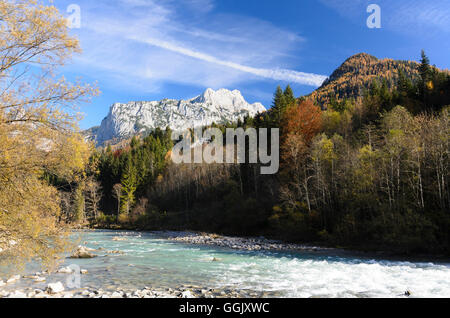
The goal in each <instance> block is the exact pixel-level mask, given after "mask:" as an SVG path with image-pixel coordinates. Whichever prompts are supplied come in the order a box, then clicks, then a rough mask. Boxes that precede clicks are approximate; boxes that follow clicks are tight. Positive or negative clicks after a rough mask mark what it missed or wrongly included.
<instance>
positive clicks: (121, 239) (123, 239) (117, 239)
mask: <svg viewBox="0 0 450 318" xmlns="http://www.w3.org/2000/svg"><path fill="white" fill-rule="evenodd" d="M112 240H113V241H126V240H127V238H126V237H120V236H116V237H113V239H112Z"/></svg>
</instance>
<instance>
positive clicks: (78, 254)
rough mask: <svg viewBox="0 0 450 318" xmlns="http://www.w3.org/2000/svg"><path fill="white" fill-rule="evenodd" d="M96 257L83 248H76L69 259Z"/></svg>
mask: <svg viewBox="0 0 450 318" xmlns="http://www.w3.org/2000/svg"><path fill="white" fill-rule="evenodd" d="M94 257H97V255H95V254H92V253H90V251H89V250H88V249H87V248H86V247H85V246H78V249H77V250H76V251H75V253H74V254H73V255H72V256H70V258H94Z"/></svg>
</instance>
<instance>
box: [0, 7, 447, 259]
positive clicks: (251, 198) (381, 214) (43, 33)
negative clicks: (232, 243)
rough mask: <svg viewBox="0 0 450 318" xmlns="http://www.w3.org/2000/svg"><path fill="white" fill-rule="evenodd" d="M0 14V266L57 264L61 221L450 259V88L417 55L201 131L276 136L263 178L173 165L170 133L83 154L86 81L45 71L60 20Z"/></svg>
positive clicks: (67, 47) (59, 37) (67, 45)
mask: <svg viewBox="0 0 450 318" xmlns="http://www.w3.org/2000/svg"><path fill="white" fill-rule="evenodd" d="M0 21H2V28H1V30H0V32H1V33H2V37H1V40H0V55H1V59H0V61H1V62H0V63H1V64H0V85H1V90H2V93H1V95H0V149H1V151H0V253H1V257H0V261H3V262H5V261H6V264H8V265H11V264H13V262H17V263H24V261H26V260H29V259H31V258H40V259H42V260H43V261H45V263H48V264H52V263H54V262H55V260H57V259H58V255H60V253H61V252H62V251H65V250H67V249H69V248H70V246H69V244H68V242H69V240H68V228H69V227H68V224H70V225H72V226H73V225H74V224H81V225H92V226H96V227H110V228H114V227H115V228H135V229H146V230H155V229H156V230H160V229H174V230H180V229H190V230H196V231H207V232H217V233H221V234H229V235H243V236H250V235H265V236H268V237H272V238H277V239H283V240H286V241H292V242H321V243H322V244H325V245H333V246H350V247H355V248H360V249H377V250H392V251H395V252H400V253H421V252H429V253H439V254H442V253H447V254H448V251H449V250H450V249H449V247H450V241H449V233H450V215H449V213H448V210H449V205H450V192H449V191H450V189H449V170H448V166H449V136H450V133H449V107H448V105H449V104H450V97H449V94H450V79H449V74H448V72H444V71H440V70H438V69H436V68H435V67H433V66H431V65H430V63H429V61H428V58H427V56H426V55H425V53H422V60H421V63H420V64H419V63H408V67H412V68H414V69H415V71H414V72H413V71H408V72H404V71H403V70H402V69H401V68H398V69H395V70H393V69H392V68H389V71H390V72H394V71H395V74H396V76H395V77H392V78H391V77H389V76H384V77H382V76H379V77H378V76H375V78H373V76H372V77H371V80H372V79H373V81H371V83H370V85H367V87H360V90H359V91H360V94H359V95H358V94H356V93H355V92H353V95H348V96H347V95H346V96H345V98H342V97H341V96H340V95H339V96H338V95H337V94H335V96H333V90H327V89H322V90H321V92H325V93H324V94H331V96H328V98H322V99H320V100H319V99H317V98H316V96H315V95H314V94H313V95H311V96H306V97H301V98H295V96H294V93H293V92H292V90H291V88H290V87H289V86H288V87H287V88H286V89H285V90H284V91H283V90H282V89H281V88H280V87H278V89H277V91H276V93H275V97H274V102H273V107H272V109H271V110H269V111H268V112H266V113H265V114H261V115H258V116H256V117H255V118H249V117H247V118H245V120H242V121H241V120H240V121H238V122H235V123H228V124H217V125H215V124H214V125H213V126H215V127H218V128H220V129H222V130H224V129H225V128H227V127H243V128H246V127H254V128H256V129H258V128H269V129H271V128H280V129H281V169H280V172H279V173H278V174H277V175H273V176H267V175H260V174H259V173H258V171H260V165H259V164H240V165H238V164H212V165H207V164H191V165H174V164H172V163H171V162H170V160H169V158H170V155H169V154H170V149H171V148H172V146H173V142H172V140H171V139H170V135H171V132H170V130H168V129H167V130H161V129H156V130H155V131H153V132H151V133H150V134H149V135H148V136H138V137H134V138H132V139H131V141H130V142H123V143H122V144H121V145H119V146H114V147H113V146H108V147H106V148H104V149H97V150H95V149H94V147H93V145H92V144H90V143H89V142H86V141H85V140H84V138H83V137H82V136H81V134H80V131H79V129H78V127H77V122H78V120H79V116H78V114H77V112H76V105H77V103H79V102H82V101H85V100H86V99H88V98H89V97H91V96H94V95H95V94H97V89H96V87H95V86H90V85H84V84H82V83H79V82H77V83H74V84H72V83H68V82H67V81H66V80H65V79H64V78H62V77H61V78H60V77H58V75H57V74H58V73H57V71H58V68H59V67H60V66H63V65H64V64H65V63H66V62H67V61H68V60H69V59H70V57H71V55H72V54H74V53H78V52H79V51H80V49H79V44H78V42H77V40H76V39H74V38H72V37H70V36H69V35H68V30H67V26H66V21H65V19H64V18H63V17H62V16H61V15H60V14H59V13H58V11H57V10H56V9H55V8H54V7H53V6H45V5H41V4H39V3H36V2H35V1H31V0H21V1H15V2H10V1H0ZM346 63H347V64H348V63H352V60H351V59H350V60H349V61H347V62H346ZM389 65H391V64H389ZM414 74H415V75H414ZM378 78H383V80H377V79H378ZM330 79H331V82H328V83H326V84H327V85H335V84H336V83H335V82H334V81H338V82H339V79H333V78H330ZM338 84H339V85H340V86H339V89H340V90H341V89H342V83H341V82H339V83H338ZM322 102H323V104H321V103H322Z"/></svg>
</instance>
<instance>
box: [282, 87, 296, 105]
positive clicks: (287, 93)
mask: <svg viewBox="0 0 450 318" xmlns="http://www.w3.org/2000/svg"><path fill="white" fill-rule="evenodd" d="M283 95H284V102H285V107H287V106H291V105H293V104H295V101H296V99H295V96H294V92H293V91H292V88H291V86H290V85H288V86H286V89H285V90H284V94H283ZM283 111H284V110H283Z"/></svg>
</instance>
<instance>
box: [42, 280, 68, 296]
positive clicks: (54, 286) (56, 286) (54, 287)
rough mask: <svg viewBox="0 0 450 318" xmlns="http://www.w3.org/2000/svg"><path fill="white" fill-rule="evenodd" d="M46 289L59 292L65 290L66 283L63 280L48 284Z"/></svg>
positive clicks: (50, 292)
mask: <svg viewBox="0 0 450 318" xmlns="http://www.w3.org/2000/svg"><path fill="white" fill-rule="evenodd" d="M46 291H47V293H49V294H57V293H60V292H63V291H64V285H63V284H62V283H61V282H57V283H53V284H48V286H47V290H46Z"/></svg>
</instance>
